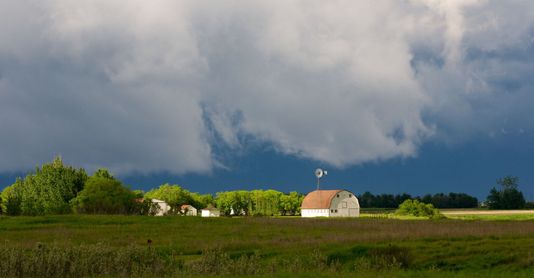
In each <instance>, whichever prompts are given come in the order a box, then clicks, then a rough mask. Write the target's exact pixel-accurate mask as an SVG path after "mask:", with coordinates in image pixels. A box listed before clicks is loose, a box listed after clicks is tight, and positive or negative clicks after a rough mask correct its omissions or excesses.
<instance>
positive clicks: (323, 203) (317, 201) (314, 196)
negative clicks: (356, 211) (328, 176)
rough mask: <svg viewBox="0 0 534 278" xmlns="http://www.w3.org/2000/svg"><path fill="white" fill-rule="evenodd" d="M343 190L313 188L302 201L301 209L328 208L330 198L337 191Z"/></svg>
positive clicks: (330, 201)
mask: <svg viewBox="0 0 534 278" xmlns="http://www.w3.org/2000/svg"><path fill="white" fill-rule="evenodd" d="M341 191H343V190H339V189H338V190H315V191H312V192H310V193H308V195H306V197H304V200H303V201H302V206H301V208H303V209H328V208H330V203H332V198H334V196H336V194H337V193H339V192H341Z"/></svg>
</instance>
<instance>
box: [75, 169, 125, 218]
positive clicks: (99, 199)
mask: <svg viewBox="0 0 534 278" xmlns="http://www.w3.org/2000/svg"><path fill="white" fill-rule="evenodd" d="M134 199H135V194H134V193H133V192H132V191H131V190H130V189H128V188H126V187H124V186H123V185H122V183H121V182H120V181H118V180H115V179H114V178H112V177H111V178H109V177H103V176H101V175H97V174H96V173H95V175H93V176H92V177H90V178H89V179H88V180H87V182H86V184H85V187H84V189H83V190H82V191H81V192H80V194H78V197H76V198H75V199H74V200H73V201H72V205H73V207H74V209H75V210H76V211H77V212H81V213H90V214H129V213H133V212H135V208H136V204H135V201H134Z"/></svg>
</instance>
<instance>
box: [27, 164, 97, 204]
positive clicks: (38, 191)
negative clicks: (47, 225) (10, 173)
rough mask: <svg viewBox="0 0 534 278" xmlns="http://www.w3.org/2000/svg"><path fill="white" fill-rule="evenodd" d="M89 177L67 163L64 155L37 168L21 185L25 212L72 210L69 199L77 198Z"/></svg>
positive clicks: (83, 171) (82, 170) (81, 170)
mask: <svg viewBox="0 0 534 278" xmlns="http://www.w3.org/2000/svg"><path fill="white" fill-rule="evenodd" d="M85 180H87V174H86V173H85V170H84V169H74V168H73V167H70V166H65V165H63V161H62V159H61V157H59V156H58V157H56V158H55V159H54V161H52V162H51V163H46V164H43V166H42V167H41V168H39V167H37V168H36V171H35V174H33V175H28V176H26V177H25V178H24V181H23V183H22V186H21V195H20V196H21V212H22V214H25V215H42V214H62V213H68V212H70V206H69V201H70V200H71V199H73V198H75V197H76V195H77V194H78V192H80V191H81V190H82V188H83V185H84V182H85Z"/></svg>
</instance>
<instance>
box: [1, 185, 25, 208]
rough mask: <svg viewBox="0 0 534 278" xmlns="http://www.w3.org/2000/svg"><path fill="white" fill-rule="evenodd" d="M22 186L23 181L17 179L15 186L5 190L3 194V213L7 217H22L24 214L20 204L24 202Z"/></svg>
mask: <svg viewBox="0 0 534 278" xmlns="http://www.w3.org/2000/svg"><path fill="white" fill-rule="evenodd" d="M22 186H23V181H22V179H21V178H17V180H16V181H15V183H14V184H12V185H10V186H8V187H6V188H4V190H3V191H2V194H1V198H2V204H1V206H2V213H4V214H7V215H20V214H21V213H22V211H21V207H20V203H21V201H22V196H21V193H22V192H21V190H22Z"/></svg>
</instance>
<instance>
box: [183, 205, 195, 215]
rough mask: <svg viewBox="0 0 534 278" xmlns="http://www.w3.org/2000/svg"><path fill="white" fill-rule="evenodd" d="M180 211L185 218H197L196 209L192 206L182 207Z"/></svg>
mask: <svg viewBox="0 0 534 278" xmlns="http://www.w3.org/2000/svg"><path fill="white" fill-rule="evenodd" d="M180 211H181V212H182V214H185V215H187V216H197V209H196V208H195V207H194V206H192V205H182V206H181V207H180Z"/></svg>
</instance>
